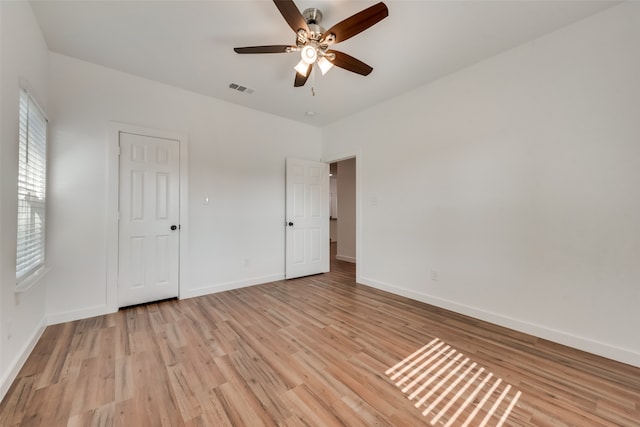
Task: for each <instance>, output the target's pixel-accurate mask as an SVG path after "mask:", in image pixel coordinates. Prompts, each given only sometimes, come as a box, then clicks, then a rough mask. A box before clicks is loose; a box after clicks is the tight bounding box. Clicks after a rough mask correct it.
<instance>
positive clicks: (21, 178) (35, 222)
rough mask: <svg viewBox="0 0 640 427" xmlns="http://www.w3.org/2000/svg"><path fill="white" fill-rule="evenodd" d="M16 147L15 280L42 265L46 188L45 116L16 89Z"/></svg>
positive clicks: (31, 100) (24, 94)
mask: <svg viewBox="0 0 640 427" xmlns="http://www.w3.org/2000/svg"><path fill="white" fill-rule="evenodd" d="M18 142H19V148H18V244H17V248H16V249H17V250H16V279H17V283H18V284H20V282H21V281H23V280H24V279H26V278H28V277H29V276H30V275H31V274H32V273H35V272H37V271H38V270H39V269H40V268H42V267H44V259H45V250H44V248H45V211H46V187H47V119H46V117H45V116H44V114H43V113H42V111H41V110H40V108H39V107H38V105H37V104H36V103H35V101H34V100H33V99H32V98H31V96H30V95H29V93H28V92H27V91H26V90H21V91H20V131H19V138H18Z"/></svg>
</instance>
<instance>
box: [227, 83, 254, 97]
mask: <svg viewBox="0 0 640 427" xmlns="http://www.w3.org/2000/svg"><path fill="white" fill-rule="evenodd" d="M229 88H230V89H233V90H237V91H238V92H242V93H246V94H249V95H250V94H252V93H253V92H254V90H253V89H251V88H248V87H246V86H242V85H239V84H237V83H229Z"/></svg>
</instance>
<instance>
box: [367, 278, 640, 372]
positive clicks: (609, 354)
mask: <svg viewBox="0 0 640 427" xmlns="http://www.w3.org/2000/svg"><path fill="white" fill-rule="evenodd" d="M359 283H362V284H363V285H367V286H371V287H373V288H376V289H380V290H383V291H387V292H390V293H392V294H396V295H401V296H404V297H407V298H411V299H413V300H416V301H421V302H424V303H427V304H431V305H434V306H436V307H440V308H444V309H447V310H451V311H453V312H456V313H460V314H464V315H466V316H471V317H474V318H476V319H480V320H484V321H486V322H490V323H493V324H496V325H500V326H504V327H506V328H509V329H513V330H516V331H519V332H524V333H527V334H530V335H533V336H536V337H539V338H543V339H547V340H550V341H553V342H556V343H558V344H563V345H566V346H569V347H573V348H576V349H578V350H583V351H586V352H588V353H592V354H596V355H598V356H602V357H606V358H608V359H612V360H616V361H618V362H622V363H626V364H629V365H632V366H636V367H639V368H640V353H638V352H636V351H633V350H629V349H626V348H621V347H617V346H613V345H610V344H607V343H603V342H600V341H596V340H592V339H590V338H585V337H581V336H577V335H573V334H569V333H566V332H563V331H559V330H556V329H550V328H547V327H544V326H540V325H537V324H534V323H529V322H525V321H522V320H518V319H514V318H512V317H508V316H504V315H501V314H497V313H493V312H490V311H485V310H482V309H479V308H476V307H472V306H468V305H465V304H460V303H457V302H454V301H450V300H447V299H443V298H439V297H435V296H433V295H429V294H425V293H420V292H416V291H413V290H410V289H405V288H400V287H397V286H394V285H390V284H388V283H383V282H379V281H377V280H374V279H370V278H367V277H360V279H359Z"/></svg>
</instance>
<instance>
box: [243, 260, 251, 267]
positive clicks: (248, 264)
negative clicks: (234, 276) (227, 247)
mask: <svg viewBox="0 0 640 427" xmlns="http://www.w3.org/2000/svg"><path fill="white" fill-rule="evenodd" d="M250 265H251V260H250V259H249V258H245V259H244V267H245V268H249V266H250Z"/></svg>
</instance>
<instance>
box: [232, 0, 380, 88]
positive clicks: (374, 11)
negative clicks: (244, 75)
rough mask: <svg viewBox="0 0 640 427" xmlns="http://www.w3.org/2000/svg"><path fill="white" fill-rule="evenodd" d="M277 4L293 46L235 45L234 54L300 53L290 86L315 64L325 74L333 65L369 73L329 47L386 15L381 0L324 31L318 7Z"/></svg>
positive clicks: (304, 78)
mask: <svg viewBox="0 0 640 427" xmlns="http://www.w3.org/2000/svg"><path fill="white" fill-rule="evenodd" d="M273 2H274V3H275V4H276V7H277V8H278V10H279V11H280V13H281V14H282V16H283V17H284V19H285V21H287V23H288V24H289V26H290V27H291V29H292V30H293V31H294V32H295V33H296V44H295V45H269V46H248V47H236V48H234V49H233V50H234V51H235V52H236V53H291V52H300V58H301V59H300V62H299V63H298V65H296V66H295V67H294V68H295V70H296V77H295V81H294V83H293V85H294V86H295V87H300V86H304V84H305V83H306V81H307V79H308V78H309V75H310V74H311V70H312V68H313V65H314V64H317V65H318V67H319V68H320V71H321V72H322V74H323V75H324V74H325V73H326V72H327V71H329V69H331V67H333V66H334V65H335V66H336V67H340V68H344V69H345V70H348V71H351V72H354V73H357V74H361V75H363V76H368V75H369V73H371V71H373V68H372V67H370V66H369V65H367V64H365V63H364V62H362V61H360V60H359V59H356V58H354V57H353V56H350V55H347V54H346V53H343V52H340V51H337V50H333V49H329V48H330V47H331V46H333V45H334V44H336V43H340V42H342V41H345V40H347V39H349V38H351V37H353V36H355V35H357V34H359V33H361V32H363V31H364V30H366V29H367V28H369V27H371V26H373V25H375V24H377V23H378V22H380V21H381V20H383V19H384V18H386V17H387V16H389V10H388V9H387V6H386V5H385V4H384V3H382V2H380V3H378V4H375V5H373V6H371V7H369V8H367V9H364V10H362V11H360V12H358V13H356V14H355V15H352V16H350V17H349V18H347V19H345V20H343V21H341V22H339V23H337V24H336V25H334V26H333V27H331V28H329V29H328V30H325V29H324V28H322V27H321V26H320V25H319V24H320V21H321V20H322V12H320V11H319V10H318V9H315V8H311V9H305V11H304V12H303V13H300V11H299V10H298V8H297V7H296V5H295V3H294V2H293V1H292V0H274V1H273Z"/></svg>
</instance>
